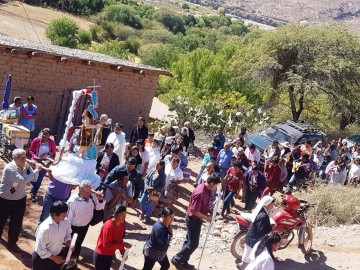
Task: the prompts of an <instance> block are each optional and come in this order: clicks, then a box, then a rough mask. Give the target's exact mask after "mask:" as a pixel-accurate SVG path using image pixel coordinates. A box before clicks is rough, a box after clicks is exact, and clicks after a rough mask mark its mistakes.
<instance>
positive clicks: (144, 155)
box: [138, 149, 150, 174]
mask: <svg viewBox="0 0 360 270" xmlns="http://www.w3.org/2000/svg"><path fill="white" fill-rule="evenodd" d="M139 154H140V157H141V159H142V163H141V164H140V166H139V170H138V171H139V172H140V173H141V174H143V170H144V168H145V163H146V162H149V161H150V154H149V151H148V150H146V149H144V152H140V151H139ZM148 171H149V170H147V171H146V172H145V173H147V172H148Z"/></svg>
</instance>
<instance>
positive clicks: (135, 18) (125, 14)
mask: <svg viewBox="0 0 360 270" xmlns="http://www.w3.org/2000/svg"><path fill="white" fill-rule="evenodd" d="M102 19H104V20H106V21H113V22H119V23H123V24H125V25H129V26H131V27H133V28H135V29H141V28H142V23H141V18H140V16H139V14H138V13H137V11H136V9H135V8H133V7H132V6H127V5H124V4H117V5H113V6H109V7H106V8H105V10H104V11H103V13H102Z"/></svg>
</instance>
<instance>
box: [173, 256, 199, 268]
mask: <svg viewBox="0 0 360 270" xmlns="http://www.w3.org/2000/svg"><path fill="white" fill-rule="evenodd" d="M171 263H172V264H173V265H174V266H175V267H176V269H178V270H187V269H195V267H194V266H193V265H192V264H189V263H188V262H184V263H181V262H176V261H175V260H174V258H173V259H171Z"/></svg>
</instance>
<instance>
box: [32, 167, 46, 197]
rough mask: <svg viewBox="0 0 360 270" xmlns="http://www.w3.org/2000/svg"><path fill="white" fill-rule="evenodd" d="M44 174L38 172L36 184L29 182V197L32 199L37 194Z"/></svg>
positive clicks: (44, 172) (43, 172) (42, 171)
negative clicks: (30, 186)
mask: <svg viewBox="0 0 360 270" xmlns="http://www.w3.org/2000/svg"><path fill="white" fill-rule="evenodd" d="M45 174H46V171H44V170H41V171H40V172H39V176H38V179H37V180H36V182H35V183H33V182H31V184H32V185H33V187H32V189H31V196H32V197H35V196H36V194H37V193H38V191H39V189H40V186H41V183H42V180H43V179H44V176H45Z"/></svg>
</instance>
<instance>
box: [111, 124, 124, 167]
mask: <svg viewBox="0 0 360 270" xmlns="http://www.w3.org/2000/svg"><path fill="white" fill-rule="evenodd" d="M123 127H124V125H123V124H120V123H116V124H115V127H114V132H111V133H110V134H109V136H108V138H107V140H106V143H112V144H114V152H115V153H116V154H117V155H118V156H119V161H120V165H122V164H124V163H125V158H124V153H125V145H126V140H125V133H124V132H123V131H122V130H123Z"/></svg>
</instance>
